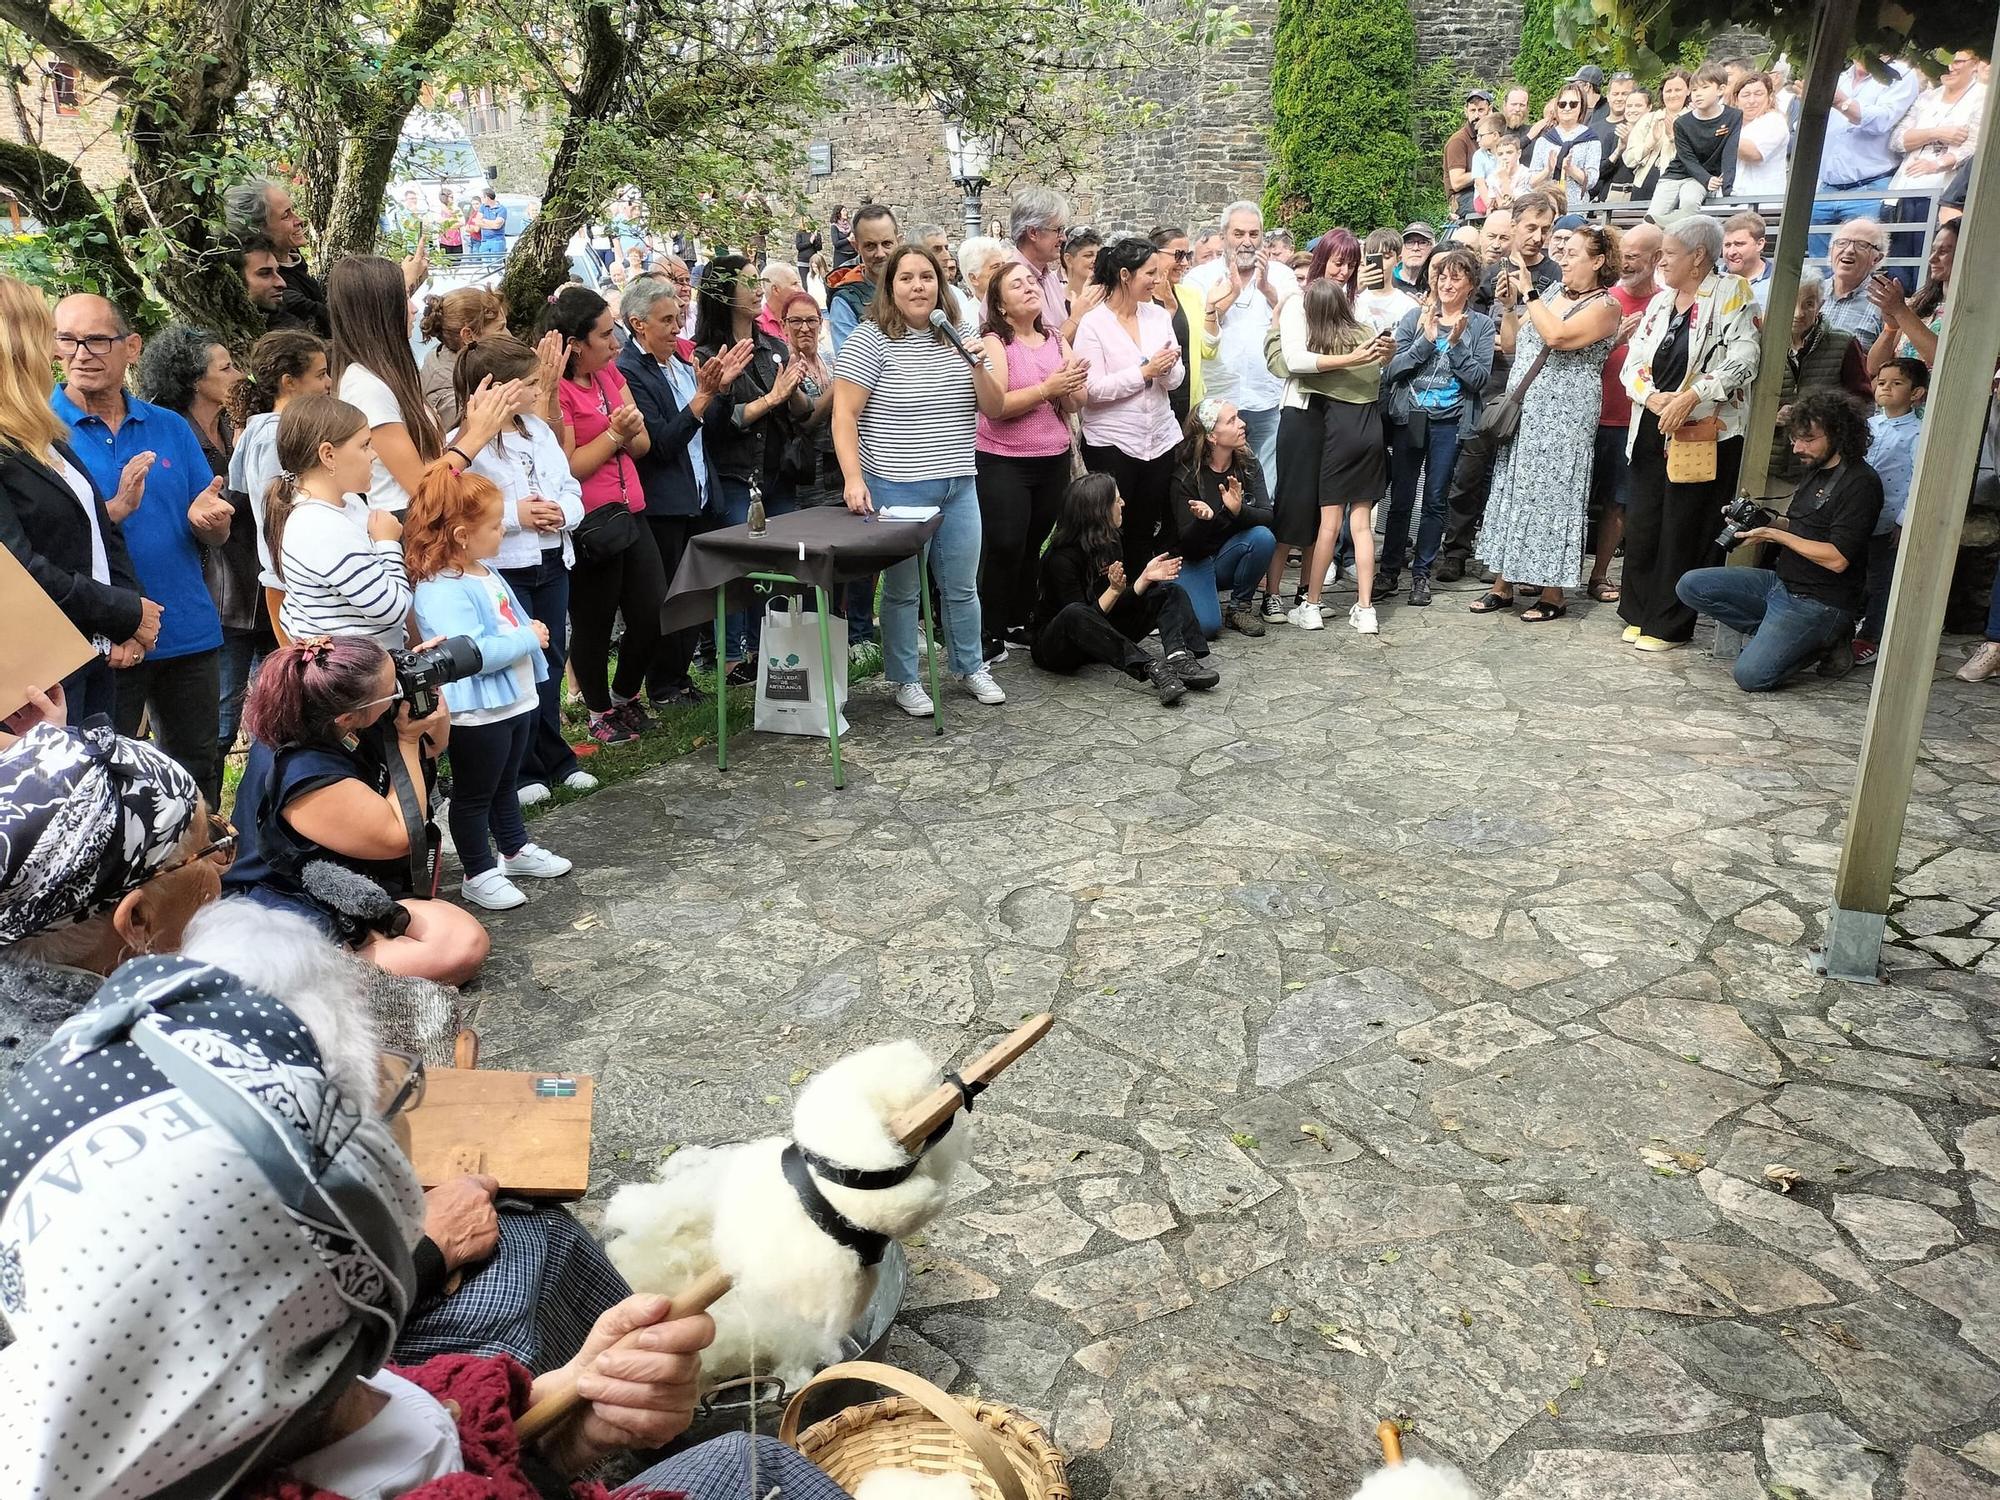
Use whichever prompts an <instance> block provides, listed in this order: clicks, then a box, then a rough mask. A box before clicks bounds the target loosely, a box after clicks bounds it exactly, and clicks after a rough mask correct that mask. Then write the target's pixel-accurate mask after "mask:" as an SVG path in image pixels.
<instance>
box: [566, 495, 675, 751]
mask: <svg viewBox="0 0 2000 1500" xmlns="http://www.w3.org/2000/svg"><path fill="white" fill-rule="evenodd" d="M666 600H667V580H666V577H665V575H664V574H663V573H662V571H661V569H660V549H659V546H658V545H657V544H656V543H655V542H654V541H653V533H652V532H651V531H650V530H648V529H647V528H646V527H644V526H641V527H640V528H639V539H638V540H637V541H636V542H634V543H633V544H632V545H631V546H629V547H627V548H626V549H625V550H624V551H623V552H621V553H619V554H618V555H617V556H616V557H614V558H612V559H611V560H610V561H609V562H603V563H598V564H596V565H595V566H592V567H586V566H585V565H584V563H583V560H582V559H581V558H579V559H578V560H577V564H576V566H575V567H574V568H572V569H570V574H569V620H570V652H569V660H570V666H571V668H572V669H573V670H574V671H575V673H576V690H577V691H578V692H579V693H581V694H583V701H584V704H585V706H586V707H588V708H589V709H590V711H591V712H592V713H594V714H601V713H604V712H606V711H607V710H608V709H609V708H610V707H611V699H612V696H613V695H614V694H616V696H617V697H618V698H619V699H620V700H621V701H622V700H624V699H626V698H636V697H638V696H639V690H640V689H641V688H642V687H644V686H645V685H646V672H647V670H648V669H649V668H650V667H651V666H652V664H653V656H654V653H655V652H657V651H658V650H659V646H660V606H661V605H662V604H664V603H666ZM620 614H623V615H624V616H625V636H624V639H623V640H622V641H620V642H619V645H618V675H617V678H616V679H615V680H614V681H612V682H610V683H608V684H607V683H606V681H605V677H606V674H607V673H608V672H609V671H610V670H611V622H612V621H613V620H615V619H616V618H617V617H618V616H619V615H620Z"/></svg>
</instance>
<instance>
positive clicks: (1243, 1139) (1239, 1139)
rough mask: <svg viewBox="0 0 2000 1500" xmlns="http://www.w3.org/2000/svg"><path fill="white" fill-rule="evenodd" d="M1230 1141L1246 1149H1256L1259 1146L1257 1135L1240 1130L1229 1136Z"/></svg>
mask: <svg viewBox="0 0 2000 1500" xmlns="http://www.w3.org/2000/svg"><path fill="white" fill-rule="evenodd" d="M1229 1142H1230V1144H1231V1145H1233V1146H1236V1147H1239V1148H1240V1149H1242V1150H1244V1151H1255V1150H1256V1149H1257V1148H1258V1140H1257V1137H1256V1136H1254V1135H1245V1134H1244V1133H1243V1132H1242V1131H1240V1130H1239V1131H1237V1132H1235V1133H1234V1134H1232V1135H1231V1136H1230V1137H1229Z"/></svg>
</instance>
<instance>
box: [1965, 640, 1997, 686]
mask: <svg viewBox="0 0 2000 1500" xmlns="http://www.w3.org/2000/svg"><path fill="white" fill-rule="evenodd" d="M1995 672H2000V641H1981V642H1980V643H1979V647H1978V649H1977V650H1975V651H1974V652H1973V653H1972V655H1970V656H1968V657H1967V658H1966V659H1965V665H1964V666H1962V667H1960V668H1959V669H1958V680H1959V681H1960V682H1984V681H1985V680H1986V679H1987V678H1989V677H1991V676H1992V675H1993V674H1994V673H1995Z"/></svg>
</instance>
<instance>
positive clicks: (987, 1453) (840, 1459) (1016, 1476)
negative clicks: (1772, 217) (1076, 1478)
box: [778, 1360, 1069, 1500]
mask: <svg viewBox="0 0 2000 1500" xmlns="http://www.w3.org/2000/svg"><path fill="white" fill-rule="evenodd" d="M836 1380H861V1381H866V1382H868V1383H869V1384H871V1385H879V1386H883V1387H885V1388H886V1389H888V1390H892V1391H895V1392H897V1394H896V1395H894V1396H891V1397H889V1398H887V1399H886V1400H881V1401H870V1402H867V1403H865V1404H863V1405H861V1406H850V1407H848V1408H847V1409H846V1410H845V1411H842V1412H839V1413H836V1414H835V1415H834V1416H831V1417H828V1418H827V1419H826V1420H825V1421H824V1422H818V1423H815V1424H814V1425H813V1426H811V1427H808V1428H807V1429H806V1430H805V1431H804V1432H803V1433H801V1432H800V1431H799V1412H800V1410H801V1409H802V1404H803V1402H804V1401H805V1396H806V1392H807V1391H810V1390H811V1389H812V1388H813V1387H814V1386H816V1385H826V1384H831V1383H832V1382H834V1381H836ZM778 1437H779V1438H780V1439H781V1440H782V1441H784V1442H787V1443H790V1444H791V1445H792V1446H793V1447H795V1448H797V1449H798V1450H799V1452H801V1453H803V1454H804V1455H805V1456H806V1457H807V1458H809V1459H811V1460H812V1461H813V1462H814V1463H816V1464H818V1465H819V1466H820V1468H822V1469H824V1470H825V1471H826V1472H827V1474H828V1476H829V1477H831V1478H832V1480H833V1482H834V1483H835V1484H837V1485H839V1486H840V1487H841V1488H842V1489H846V1490H852V1489H854V1488H855V1487H856V1486H857V1485H859V1484H860V1483H861V1480H862V1478H863V1476H865V1475H867V1474H869V1473H870V1472H872V1471H873V1470H876V1469H914V1470H915V1471H916V1472H917V1473H919V1474H936V1475H942V1474H963V1475H964V1476H965V1477H966V1478H967V1479H969V1480H970V1481H971V1482H972V1492H973V1494H975V1495H977V1496H978V1497H979V1500H1069V1478H1068V1475H1067V1474H1066V1473H1065V1471H1064V1469H1063V1461H1062V1454H1060V1453H1058V1452H1057V1451H1056V1447H1055V1444H1053V1443H1051V1442H1050V1441H1049V1438H1048V1434H1047V1433H1045V1432H1043V1431H1042V1429H1041V1426H1040V1424H1039V1423H1037V1422H1034V1421H1032V1420H1031V1419H1030V1418H1028V1417H1027V1416H1025V1415H1023V1414H1022V1413H1020V1412H1018V1411H1015V1410H1014V1409H1013V1408H1012V1407H1011V1406H1001V1405H999V1404H998V1403H997V1402H993V1401H975V1400H970V1399H966V1398H961V1397H958V1396H949V1395H946V1394H945V1393H944V1392H943V1391H941V1390H939V1389H938V1388H937V1387H936V1386H934V1385H932V1384H931V1383H930V1382H929V1381H928V1380H925V1379H923V1378H922V1377H920V1376H916V1375H912V1374H911V1373H910V1372H909V1371H908V1370H899V1369H897V1368H895V1367H894V1366H893V1365H880V1364H873V1363H869V1362H867V1361H863V1360H855V1361H852V1362H850V1363H848V1364H840V1365H830V1366H828V1367H827V1368H826V1369H824V1370H822V1371H820V1372H819V1374H817V1375H815V1376H813V1378H812V1379H811V1380H809V1381H807V1382H806V1383H805V1384H804V1385H802V1386H800V1387H799V1389H798V1392H797V1394H796V1395H794V1396H793V1397H792V1399H791V1401H790V1402H788V1403H787V1404H786V1406H785V1417H784V1421H783V1422H782V1423H780V1424H779V1427H778Z"/></svg>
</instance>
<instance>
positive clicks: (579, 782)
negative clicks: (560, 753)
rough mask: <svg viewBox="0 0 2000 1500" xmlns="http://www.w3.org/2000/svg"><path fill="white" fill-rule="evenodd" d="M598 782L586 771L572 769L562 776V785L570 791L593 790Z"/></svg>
mask: <svg viewBox="0 0 2000 1500" xmlns="http://www.w3.org/2000/svg"><path fill="white" fill-rule="evenodd" d="M598 785H599V782H598V780H597V778H596V777H595V776H593V775H591V774H590V772H588V771H572V772H570V773H569V775H567V776H565V777H563V786H564V787H565V788H567V789H568V790H569V791H572V792H594V791H596V790H597V788H598Z"/></svg>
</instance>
